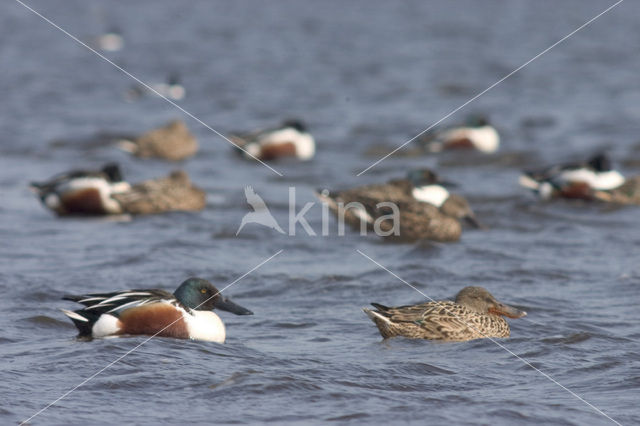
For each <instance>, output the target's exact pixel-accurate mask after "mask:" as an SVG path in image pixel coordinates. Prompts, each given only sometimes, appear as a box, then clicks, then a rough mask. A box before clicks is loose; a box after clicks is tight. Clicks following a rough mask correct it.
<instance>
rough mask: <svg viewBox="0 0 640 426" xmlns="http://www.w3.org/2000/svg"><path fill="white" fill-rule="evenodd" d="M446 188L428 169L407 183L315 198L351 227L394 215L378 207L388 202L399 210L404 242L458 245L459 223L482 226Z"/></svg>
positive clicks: (393, 182) (323, 193)
mask: <svg viewBox="0 0 640 426" xmlns="http://www.w3.org/2000/svg"><path fill="white" fill-rule="evenodd" d="M446 186H452V184H451V183H449V182H445V181H443V180H441V179H440V178H439V177H438V176H437V175H436V174H435V173H434V172H433V171H431V170H429V169H420V170H412V171H410V172H409V173H408V175H407V178H406V179H394V180H391V181H389V182H387V183H386V184H374V185H367V186H361V187H357V188H353V189H349V190H344V191H336V192H333V193H332V192H327V191H319V192H318V193H317V194H316V195H317V196H318V198H320V200H321V201H323V202H325V203H327V204H328V206H329V207H330V208H331V210H332V211H333V212H334V213H336V214H337V215H338V216H339V217H340V215H341V214H343V215H344V218H345V220H347V221H348V222H349V223H350V224H351V225H352V226H356V227H357V226H361V221H363V222H365V223H367V224H369V225H373V224H374V222H375V221H376V219H378V218H380V217H381V216H389V215H392V214H393V210H392V209H391V207H390V206H389V205H385V206H379V204H380V203H385V202H386V203H393V204H395V205H396V206H397V207H398V211H399V219H400V221H399V222H400V223H399V226H400V230H399V231H400V232H399V233H400V237H401V239H405V240H407V241H411V240H416V239H430V240H434V241H457V240H458V239H459V238H460V235H461V233H462V228H461V226H460V223H459V222H458V220H460V219H465V220H467V221H468V222H470V223H471V224H472V225H473V226H476V227H482V225H481V224H480V223H479V222H478V220H477V219H476V217H475V214H474V213H473V210H471V207H470V206H469V203H468V202H467V201H466V200H465V199H464V198H463V197H461V196H459V195H454V194H450V193H449V191H448V190H447V188H446ZM389 219H391V218H390V217H389ZM385 223H386V225H385V226H386V227H388V226H390V225H391V224H390V223H389V221H388V220H387V221H385ZM395 237H398V235H395Z"/></svg>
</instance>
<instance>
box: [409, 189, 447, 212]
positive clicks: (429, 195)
mask: <svg viewBox="0 0 640 426" xmlns="http://www.w3.org/2000/svg"><path fill="white" fill-rule="evenodd" d="M411 195H413V198H415V199H416V200H418V201H422V202H423V203H429V204H432V205H434V206H436V207H440V206H442V204H443V203H444V202H445V201H446V200H447V198H449V191H447V189H446V188H445V187H443V186H441V185H425V186H419V187H417V188H413V191H411Z"/></svg>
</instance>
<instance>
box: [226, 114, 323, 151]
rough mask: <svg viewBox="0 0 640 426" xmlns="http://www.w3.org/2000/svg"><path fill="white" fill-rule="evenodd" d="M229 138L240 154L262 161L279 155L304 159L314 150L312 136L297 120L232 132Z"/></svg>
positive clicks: (314, 144)
mask: <svg viewBox="0 0 640 426" xmlns="http://www.w3.org/2000/svg"><path fill="white" fill-rule="evenodd" d="M230 139H231V140H232V141H233V142H234V143H235V144H236V145H237V147H238V149H237V151H238V152H239V153H240V154H241V155H242V156H244V157H246V158H252V157H251V156H253V157H255V158H257V159H259V160H262V161H269V160H275V159H277V158H281V157H296V158H298V159H300V160H304V161H306V160H310V159H311V158H312V157H313V156H314V154H315V152H316V143H315V140H314V139H313V136H311V134H310V133H309V132H308V131H307V128H306V126H305V125H304V123H302V122H301V121H299V120H288V121H285V122H284V123H282V125H280V126H278V127H275V128H270V129H263V130H257V131H254V132H249V133H238V134H232V135H230ZM240 148H242V149H240ZM249 154H251V155H249Z"/></svg>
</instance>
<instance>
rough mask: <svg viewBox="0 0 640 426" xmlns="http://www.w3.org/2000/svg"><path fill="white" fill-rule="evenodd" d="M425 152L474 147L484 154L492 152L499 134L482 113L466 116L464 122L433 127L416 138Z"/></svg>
mask: <svg viewBox="0 0 640 426" xmlns="http://www.w3.org/2000/svg"><path fill="white" fill-rule="evenodd" d="M417 142H418V144H419V145H421V146H422V147H423V148H424V149H425V150H426V151H427V152H433V153H436V152H441V151H445V150H451V149H475V150H477V151H480V152H482V153H484V154H492V153H494V152H496V151H497V150H498V147H499V146H500V135H499V133H498V131H497V130H496V128H495V127H493V126H492V125H491V124H490V123H489V120H488V119H487V118H486V117H484V116H482V115H471V116H469V117H467V119H466V122H465V124H463V125H456V126H452V127H447V128H442V129H434V130H433V131H430V132H427V133H425V134H424V135H422V136H420V137H419V138H418V139H417Z"/></svg>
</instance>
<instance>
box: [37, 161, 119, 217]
mask: <svg viewBox="0 0 640 426" xmlns="http://www.w3.org/2000/svg"><path fill="white" fill-rule="evenodd" d="M30 186H31V189H32V190H33V191H34V192H36V194H37V195H38V197H39V198H40V201H41V202H42V204H43V205H44V206H45V207H47V208H49V209H51V210H53V211H54V212H55V213H56V214H58V215H60V216H63V215H73V214H81V215H104V214H121V213H123V209H122V206H121V205H120V203H118V202H117V201H116V200H114V199H113V195H115V194H120V193H124V192H126V191H129V190H130V189H131V185H130V184H129V183H128V182H126V181H125V180H124V179H123V177H122V172H121V171H120V167H119V166H118V164H116V163H108V164H105V165H104V166H103V167H102V169H100V170H72V171H69V172H66V173H61V174H58V175H56V176H54V177H52V178H51V179H49V180H47V181H44V182H32V183H31V184H30Z"/></svg>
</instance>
